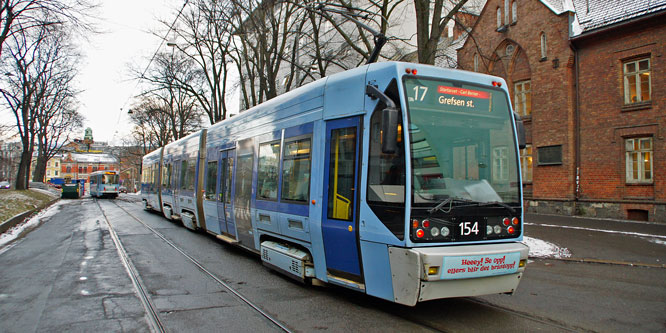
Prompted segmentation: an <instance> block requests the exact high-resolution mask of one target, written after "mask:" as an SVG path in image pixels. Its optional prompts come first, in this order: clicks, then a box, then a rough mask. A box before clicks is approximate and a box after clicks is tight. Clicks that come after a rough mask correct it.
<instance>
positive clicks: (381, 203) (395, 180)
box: [367, 81, 406, 239]
mask: <svg viewBox="0 0 666 333" xmlns="http://www.w3.org/2000/svg"><path fill="white" fill-rule="evenodd" d="M385 93H386V94H387V95H388V96H389V97H390V98H391V99H393V100H394V101H396V102H397V101H398V97H397V96H398V93H397V84H396V83H395V81H393V82H391V84H390V85H389V87H388V89H387V90H386V91H385ZM396 104H397V103H396ZM383 108H384V104H383V103H379V104H378V105H377V107H376V108H375V110H374V112H373V114H372V117H371V118H370V147H369V148H370V156H369V159H368V190H367V193H368V194H367V201H368V205H369V206H370V208H371V209H372V211H373V212H374V213H375V215H377V217H378V218H379V219H380V220H381V221H382V223H384V225H385V226H386V227H387V228H388V229H389V230H390V231H391V232H392V233H393V234H394V235H395V236H396V237H398V238H399V239H403V237H404V233H405V231H404V229H405V221H404V216H405V183H406V176H405V175H406V173H405V172H406V170H405V148H404V142H405V140H404V131H403V128H402V125H401V124H400V123H401V121H399V122H398V128H397V131H398V135H397V137H396V140H397V148H398V149H397V150H396V152H395V153H394V154H384V153H382V139H383V137H382V132H381V128H382V124H381V120H382V109H383ZM398 119H399V120H400V119H402V110H400V112H399V113H398Z"/></svg>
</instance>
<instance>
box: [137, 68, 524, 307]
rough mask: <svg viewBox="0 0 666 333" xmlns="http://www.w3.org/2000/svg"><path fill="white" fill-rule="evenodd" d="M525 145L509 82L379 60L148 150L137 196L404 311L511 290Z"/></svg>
mask: <svg viewBox="0 0 666 333" xmlns="http://www.w3.org/2000/svg"><path fill="white" fill-rule="evenodd" d="M523 145H524V130H523V128H522V123H521V122H520V121H519V119H518V118H517V117H515V116H514V113H513V112H512V110H511V104H510V102H509V95H508V90H507V88H506V83H505V82H504V80H503V79H501V78H498V77H493V76H488V75H483V74H479V73H472V72H466V71H459V70H451V69H443V68H438V67H433V66H427V65H419V64H411V63H398V62H385V63H374V64H369V65H366V66H362V67H359V68H356V69H352V70H349V71H346V72H343V73H339V74H335V75H332V76H329V77H326V78H323V79H321V80H318V81H316V82H313V83H310V84H308V85H305V86H303V87H301V88H299V89H296V90H293V91H291V92H288V93H285V94H283V95H281V96H278V97H276V98H274V99H272V100H269V101H267V102H265V103H263V104H260V105H258V106H256V107H254V108H252V109H251V110H248V111H246V112H243V113H241V114H240V115H238V116H236V117H233V118H230V119H227V120H225V121H222V122H220V123H217V124H215V125H213V126H211V127H210V128H208V129H204V130H201V131H199V132H196V133H193V134H192V135H190V136H188V137H186V138H183V139H181V140H179V141H176V142H173V143H170V144H169V145H167V146H166V147H164V148H163V149H162V148H161V149H158V150H157V151H155V152H153V153H151V154H148V155H146V156H145V157H144V165H143V173H144V177H143V180H144V183H143V184H142V194H143V200H144V201H145V202H146V206H147V208H153V209H155V210H158V211H162V212H163V213H164V214H165V216H166V217H168V218H173V219H181V220H182V221H183V224H184V225H185V226H186V227H188V228H192V229H202V230H205V231H206V232H208V233H211V234H214V235H216V236H217V237H218V238H220V239H222V240H224V241H226V242H228V243H232V244H236V245H238V246H241V247H244V248H247V249H249V250H251V251H254V252H257V253H259V254H261V260H262V261H263V262H264V264H265V265H267V266H269V267H271V268H274V269H276V270H279V271H282V272H283V273H285V274H287V275H288V276H291V277H294V278H297V279H300V280H303V281H306V282H317V281H321V282H326V283H331V284H335V285H339V286H343V287H347V288H351V289H354V290H357V291H359V292H363V293H366V294H368V295H372V296H376V297H379V298H383V299H386V300H389V301H392V302H397V303H401V304H405V305H410V306H413V305H415V304H416V303H418V302H421V301H427V300H432V299H439V298H446V297H461V296H476V295H483V294H495V293H509V294H511V293H513V292H514V291H515V290H516V288H517V286H518V283H519V281H520V278H521V276H522V274H523V272H524V270H525V263H526V261H527V255H528V248H527V247H526V246H525V245H523V244H522V243H521V242H520V241H521V240H522V238H523V205H522V201H523V200H522V195H523V194H522V186H521V178H520V177H521V175H520V165H519V163H520V162H519V155H518V149H519V147H522V146H523ZM158 201H159V202H158Z"/></svg>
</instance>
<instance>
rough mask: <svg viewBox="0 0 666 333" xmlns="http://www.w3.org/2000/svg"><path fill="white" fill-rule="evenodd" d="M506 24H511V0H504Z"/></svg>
mask: <svg viewBox="0 0 666 333" xmlns="http://www.w3.org/2000/svg"><path fill="white" fill-rule="evenodd" d="M504 24H505V25H509V0H504Z"/></svg>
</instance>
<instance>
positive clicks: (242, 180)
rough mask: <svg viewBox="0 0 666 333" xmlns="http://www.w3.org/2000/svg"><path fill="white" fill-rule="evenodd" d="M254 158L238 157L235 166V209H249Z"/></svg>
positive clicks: (249, 156)
mask: <svg viewBox="0 0 666 333" xmlns="http://www.w3.org/2000/svg"><path fill="white" fill-rule="evenodd" d="M253 160H254V158H253V156H252V155H245V156H240V157H238V165H237V166H236V181H235V183H236V193H235V194H234V195H235V197H236V202H235V205H236V207H237V208H249V207H250V199H251V198H252V164H253V163H254V162H253Z"/></svg>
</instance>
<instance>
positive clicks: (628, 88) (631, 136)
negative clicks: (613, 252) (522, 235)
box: [458, 0, 666, 222]
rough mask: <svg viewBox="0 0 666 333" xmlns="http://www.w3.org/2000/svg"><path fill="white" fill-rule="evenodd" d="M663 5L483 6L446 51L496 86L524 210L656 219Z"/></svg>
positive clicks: (663, 147) (528, 1)
mask: <svg viewBox="0 0 666 333" xmlns="http://www.w3.org/2000/svg"><path fill="white" fill-rule="evenodd" d="M665 19H666V0H657V1H654V0H650V1H648V0H627V1H604V0H489V1H487V3H486V5H485V6H484V8H483V10H482V11H481V14H480V15H479V17H478V19H477V21H476V23H475V24H474V26H473V27H472V30H471V32H470V34H471V36H472V37H473V38H468V39H467V40H466V42H465V44H464V45H463V47H462V48H460V49H459V50H458V63H459V66H460V67H461V68H463V69H467V70H474V71H478V72H485V73H490V74H493V75H498V76H501V77H503V78H505V79H506V81H507V84H508V85H509V90H510V92H511V95H512V96H511V99H512V103H513V106H514V110H515V111H516V112H517V113H519V114H520V115H521V116H522V118H523V121H524V122H525V125H526V129H527V143H528V147H527V148H526V149H524V150H523V151H522V152H521V161H522V162H523V170H522V172H523V180H524V183H525V187H524V190H525V191H524V193H525V199H526V201H527V203H526V205H527V209H528V211H532V212H539V213H556V214H567V215H572V214H578V215H586V216H597V217H611V218H620V219H636V220H649V221H662V222H664V221H666V144H665V141H664V135H665V134H664V132H665V131H666V103H665V100H666V93H665V90H664V88H665V87H666V70H665V68H666V60H665V58H664V56H665V55H666V54H665V51H666V46H665V44H664V41H665V40H666V23H665V22H666V20H665Z"/></svg>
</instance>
